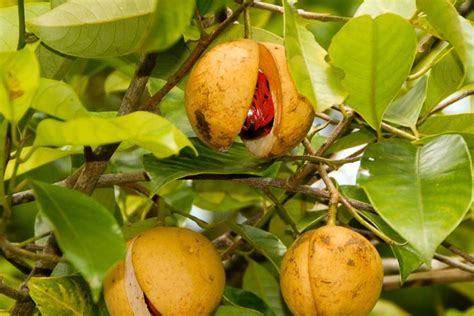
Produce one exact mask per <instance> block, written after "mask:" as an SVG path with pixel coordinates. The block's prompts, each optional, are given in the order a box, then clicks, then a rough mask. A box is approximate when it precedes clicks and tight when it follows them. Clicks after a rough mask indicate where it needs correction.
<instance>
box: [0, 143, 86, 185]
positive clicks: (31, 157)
mask: <svg viewBox="0 0 474 316" xmlns="http://www.w3.org/2000/svg"><path fill="white" fill-rule="evenodd" d="M82 152H83V149H82V147H70V146H65V147H64V148H59V149H56V148H47V147H30V146H28V147H25V148H23V150H22V152H21V159H22V160H24V162H22V163H21V164H20V165H19V166H18V169H17V172H16V174H17V175H21V174H24V173H26V172H28V171H31V170H34V169H36V168H39V167H41V166H44V165H46V164H48V163H50V162H52V161H55V160H58V159H61V158H64V157H67V156H70V155H73V154H80V153H82ZM15 161H16V159H12V160H10V161H9V162H8V165H7V168H6V170H5V180H7V179H10V178H11V176H12V174H13V169H14V167H15Z"/></svg>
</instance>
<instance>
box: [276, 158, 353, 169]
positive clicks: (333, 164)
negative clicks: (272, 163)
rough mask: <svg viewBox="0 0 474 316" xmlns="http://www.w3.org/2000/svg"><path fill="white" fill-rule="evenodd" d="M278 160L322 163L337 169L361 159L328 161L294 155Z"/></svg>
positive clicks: (327, 159) (326, 159)
mask: <svg viewBox="0 0 474 316" xmlns="http://www.w3.org/2000/svg"><path fill="white" fill-rule="evenodd" d="M279 159H281V160H292V161H301V160H302V161H310V162H313V163H323V164H326V165H328V166H330V167H332V168H333V169H337V168H338V167H339V166H341V165H344V164H346V163H351V162H356V161H359V160H360V159H361V157H350V158H344V159H329V158H324V157H318V156H312V155H295V156H282V157H280V158H279Z"/></svg>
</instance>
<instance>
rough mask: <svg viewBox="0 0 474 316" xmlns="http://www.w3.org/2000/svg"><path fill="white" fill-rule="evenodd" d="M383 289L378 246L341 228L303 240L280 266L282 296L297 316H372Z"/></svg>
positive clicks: (324, 229)
mask: <svg viewBox="0 0 474 316" xmlns="http://www.w3.org/2000/svg"><path fill="white" fill-rule="evenodd" d="M382 285H383V267H382V260H381V259H380V256H379V254H378V252H377V250H376V249H375V247H374V246H373V245H372V244H371V243H370V242H369V241H368V240H367V239H365V238H364V237H363V236H361V235H360V234H358V233H356V232H354V231H352V230H350V229H347V228H344V227H340V226H334V225H330V226H324V227H321V228H318V229H315V230H311V231H308V232H306V233H304V234H303V235H301V237H299V238H298V239H297V240H296V241H295V243H294V244H293V245H292V246H291V247H290V248H289V249H288V252H287V253H286V255H285V257H284V259H283V262H282V266H281V275H280V286H281V291H282V294H283V297H284V298H285V301H286V303H287V305H288V307H289V309H290V310H291V312H292V313H293V314H294V315H302V316H306V315H308V316H309V315H311V316H314V315H318V316H320V315H331V316H332V315H351V316H359V315H361V316H362V315H367V314H369V312H370V311H371V310H372V308H373V307H374V306H375V304H376V303H377V300H378V298H379V296H380V292H381V290H382Z"/></svg>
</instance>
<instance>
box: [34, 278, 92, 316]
mask: <svg viewBox="0 0 474 316" xmlns="http://www.w3.org/2000/svg"><path fill="white" fill-rule="evenodd" d="M28 289H29V293H30V295H31V297H32V298H33V300H34V301H35V303H36V306H37V307H38V309H39V311H40V312H41V314H42V315H64V316H66V315H83V316H93V315H95V314H94V309H93V307H94V304H93V302H92V297H91V295H90V292H89V289H88V287H87V283H85V282H84V280H83V279H82V278H81V277H79V276H71V277H33V278H31V279H30V280H29V281H28Z"/></svg>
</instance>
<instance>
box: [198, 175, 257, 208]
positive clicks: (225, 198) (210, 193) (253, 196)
mask: <svg viewBox="0 0 474 316" xmlns="http://www.w3.org/2000/svg"><path fill="white" fill-rule="evenodd" d="M193 189H194V192H195V193H196V196H195V199H194V205H196V206H197V207H199V208H202V209H204V210H208V211H212V212H219V211H222V212H226V211H235V210H238V209H241V208H244V207H248V206H251V205H254V204H255V203H258V202H261V200H262V198H261V195H260V194H258V192H257V191H255V189H254V188H252V187H250V186H248V185H246V184H243V183H236V182H234V181H215V180H199V181H196V180H195V181H193Z"/></svg>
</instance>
